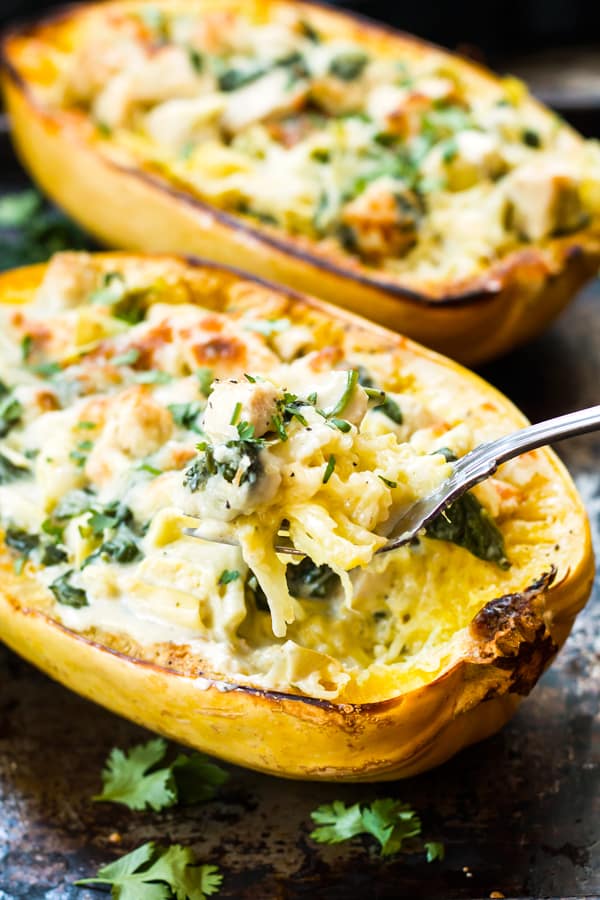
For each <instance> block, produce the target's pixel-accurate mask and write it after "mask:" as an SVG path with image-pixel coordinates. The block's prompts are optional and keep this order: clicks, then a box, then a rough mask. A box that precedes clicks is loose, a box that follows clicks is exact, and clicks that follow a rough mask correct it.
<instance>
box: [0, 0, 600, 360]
mask: <svg viewBox="0 0 600 900" xmlns="http://www.w3.org/2000/svg"><path fill="white" fill-rule="evenodd" d="M272 2H277V0H269V2H268V3H265V8H267V7H268V5H269V4H270V3H272ZM304 5H305V6H306V7H307V10H308V9H310V11H311V13H314V14H316V15H317V16H320V17H322V18H323V21H325V20H327V21H328V22H334V23H335V27H336V28H339V29H340V30H341V31H342V32H343V33H346V34H348V35H351V36H353V37H355V38H356V39H358V40H360V41H369V42H372V43H373V47H374V48H377V47H378V46H382V47H389V46H390V45H394V46H401V47H404V48H410V51H411V52H412V53H416V54H417V55H419V54H421V55H423V54H427V53H429V54H432V53H434V54H438V53H440V52H441V51H440V50H439V48H436V47H433V46H432V45H428V44H426V43H425V42H422V41H419V40H417V39H415V38H412V37H410V36H408V35H405V34H402V33H400V32H396V31H393V30H392V29H388V28H386V27H384V26H379V25H376V24H375V23H372V22H368V21H365V20H362V19H360V18H359V17H353V16H350V15H348V14H345V13H340V12H336V11H333V10H329V9H327V8H325V7H320V6H319V4H316V3H315V4H313V3H305V4H304ZM86 9H87V7H86V6H85V5H84V6H83V7H77V8H75V10H74V11H73V10H71V11H69V10H66V11H62V12H60V13H59V14H54V15H52V16H49V17H47V18H46V19H43V20H41V21H40V22H39V23H37V24H35V25H32V26H28V27H27V28H26V29H24V30H21V31H15V32H13V33H12V34H9V35H8V36H7V37H6V38H5V40H4V42H3V45H2V53H1V60H0V63H1V65H2V69H3V72H4V85H5V92H6V98H7V103H8V106H9V108H10V109H11V112H12V118H13V124H14V131H15V138H16V141H17V146H18V148H19V151H20V154H21V156H22V158H23V161H24V162H25V164H26V165H27V166H28V167H29V168H30V169H31V171H32V173H33V174H34V176H35V177H36V178H37V179H38V180H39V182H40V183H41V185H42V187H44V189H45V190H46V191H48V193H50V195H51V196H53V197H54V199H56V200H57V201H58V202H59V203H60V204H61V205H62V206H64V208H65V209H66V210H67V211H68V212H70V213H71V214H72V215H73V216H74V217H75V218H77V219H78V220H79V221H80V222H82V224H83V225H84V226H85V227H86V228H87V229H88V230H89V231H90V232H91V233H92V234H94V235H96V236H97V237H98V238H99V239H100V240H102V241H105V242H106V243H108V244H111V245H117V246H124V247H130V248H132V249H145V250H164V251H167V252H168V251H173V252H180V251H182V250H183V251H189V252H191V253H198V254H200V255H202V256H208V257H212V258H214V259H216V260H217V261H219V262H228V261H230V260H231V259H235V260H236V261H237V262H239V264H240V265H241V266H243V267H245V268H247V269H248V270H249V271H252V272H254V274H257V275H261V276H266V277H275V278H276V279H278V280H280V281H283V282H285V283H287V284H291V285H294V286H295V287H297V288H298V289H300V290H303V291H307V292H309V293H316V294H318V295H320V296H322V297H324V298H325V299H328V300H330V301H332V302H336V303H340V304H341V305H344V306H347V307H348V308H350V309H352V310H353V311H354V312H358V313H362V314H365V313H366V314H368V315H369V316H370V317H372V318H375V319H376V320H378V321H380V322H381V323H382V324H385V325H387V326H389V327H393V328H395V329H397V330H401V331H403V332H404V333H407V334H409V335H411V336H412V337H414V338H416V339H417V340H419V341H422V342H424V343H426V344H428V345H430V346H433V347H435V348H436V349H438V350H440V351H441V352H444V353H447V354H449V355H452V356H453V357H455V358H458V359H461V360H462V361H464V362H467V363H469V364H474V363H478V362H481V361H484V360H487V359H490V358H492V357H494V356H497V355H499V354H500V353H503V352H505V351H506V350H508V349H510V348H511V347H513V346H515V345H516V344H519V343H523V342H524V341H526V340H528V339H529V338H531V337H532V336H533V335H535V334H536V333H537V332H539V331H540V330H541V329H542V328H543V327H544V326H545V325H546V324H547V323H548V322H549V321H551V320H552V319H553V318H554V317H555V316H556V315H557V314H558V312H560V310H561V309H562V308H563V307H564V306H565V305H566V303H568V302H569V300H570V299H571V298H572V296H573V295H574V294H575V292H576V291H577V290H578V289H579V288H580V287H581V286H582V285H583V284H584V283H585V282H586V281H587V280H588V279H589V278H590V277H593V275H594V273H595V271H596V270H597V267H598V263H599V262H600V223H598V222H592V223H591V224H590V226H589V227H588V228H586V229H583V230H581V231H579V232H576V233H574V234H571V235H568V236H563V237H557V238H554V239H552V240H551V241H550V242H548V244H547V245H545V246H544V247H541V246H536V245H532V246H531V247H528V248H525V249H519V250H515V251H514V252H511V253H509V254H508V255H507V256H505V257H504V258H502V259H499V260H496V261H494V262H493V263H492V264H491V265H490V266H489V267H488V268H487V269H486V270H485V271H484V272H483V273H481V274H478V275H474V276H472V277H469V278H466V279H464V280H462V281H460V282H458V281H454V282H452V283H448V284H446V285H442V286H441V287H440V286H439V285H433V284H430V285H428V284H425V283H424V284H423V285H422V287H421V288H420V289H419V290H415V289H414V287H411V286H409V285H408V284H406V283H403V280H402V277H401V276H397V277H393V276H391V275H390V274H389V273H386V272H383V271H377V270H376V269H371V268H368V267H366V266H364V265H363V264H362V263H361V262H360V261H359V260H358V259H356V258H355V257H353V256H351V255H349V254H348V253H345V252H343V251H341V250H334V251H331V250H328V249H325V248H323V247H320V246H318V245H317V244H316V243H315V242H314V241H311V240H310V239H307V238H303V237H298V236H291V235H290V236H286V235H284V234H282V232H281V231H279V230H277V229H274V228H272V227H271V226H268V225H263V224H260V223H257V222H255V221H250V220H249V219H248V218H247V217H244V216H241V215H232V214H231V213H228V212H224V211H222V210H219V209H217V208H215V207H212V206H210V205H209V204H207V203H205V202H202V201H201V200H199V199H198V198H197V197H194V196H193V195H192V194H191V193H190V192H189V191H188V190H185V189H178V188H177V186H176V185H175V184H174V183H173V182H172V181H169V180H168V179H166V178H165V177H164V176H163V175H161V174H159V173H157V172H156V171H152V169H151V168H149V167H144V166H142V165H140V164H136V163H135V162H134V161H133V160H132V161H131V162H129V163H124V162H117V161H116V160H115V159H112V158H110V159H109V158H108V157H106V156H104V155H103V154H101V152H100V151H99V149H98V142H97V137H96V136H95V134H94V129H93V128H92V127H91V125H90V123H89V121H87V119H86V118H85V116H83V114H77V113H71V112H69V113H65V112H60V111H58V112H52V111H50V110H48V109H46V108H44V107H43V106H42V105H40V103H39V102H38V101H37V100H36V98H35V97H34V93H33V91H32V90H31V84H32V83H33V81H34V79H35V77H36V76H35V75H33V74H30V73H29V72H28V69H27V65H26V64H25V63H24V60H23V55H24V52H25V48H26V45H27V41H35V39H36V38H37V37H38V36H39V37H42V38H49V39H52V38H53V36H54V35H55V34H56V32H58V33H60V32H61V29H63V28H67V29H68V27H74V26H73V22H76V20H77V17H78V16H79V15H83V14H85V10H86ZM457 65H460V66H462V67H464V69H465V71H468V72H469V74H470V77H476V78H477V79H478V84H479V86H480V87H481V90H482V91H483V92H485V91H486V90H490V89H491V87H492V86H493V85H494V84H496V79H495V78H494V76H492V75H491V74H490V73H489V72H487V71H485V70H484V69H482V68H479V67H477V66H475V65H474V64H472V63H471V62H468V61H466V60H458V59H457ZM38 77H42V75H38ZM529 102H531V103H532V104H534V103H535V102H534V101H533V100H532V101H529ZM564 127H565V128H566V127H568V126H564ZM100 188H101V190H100ZM100 194H101V195H102V200H101V202H100V201H99V196H100ZM109 197H110V198H113V199H112V201H111V202H112V203H114V204H115V206H114V209H109V208H107V207H109V206H110V203H109V200H108V198H109ZM117 197H118V198H119V200H118V201H117V200H116V199H115V198H117ZM127 202H129V204H130V206H132V207H133V206H135V208H137V209H139V210H143V214H142V215H141V216H140V217H139V220H138V221H132V219H131V217H130V216H127V215H125V214H124V212H123V208H124V205H125V203H127Z"/></svg>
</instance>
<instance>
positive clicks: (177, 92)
mask: <svg viewBox="0 0 600 900" xmlns="http://www.w3.org/2000/svg"><path fill="white" fill-rule="evenodd" d="M203 85H206V76H204V75H201V74H199V73H198V72H197V71H196V70H195V68H194V66H193V65H192V62H191V60H190V57H189V54H188V53H186V52H185V50H183V48H181V47H176V46H174V45H172V46H167V47H161V48H160V49H159V50H157V51H156V52H155V53H153V54H152V55H151V56H149V57H147V58H145V59H143V60H141V61H139V62H138V63H136V64H135V65H133V66H129V67H128V68H127V69H125V70H124V71H122V72H120V73H119V74H118V75H116V76H115V77H114V78H112V79H111V80H110V81H109V82H108V83H107V84H106V87H105V88H104V90H102V91H101V92H100V93H99V94H98V96H97V97H96V100H95V102H94V107H93V113H94V117H95V118H96V119H97V120H98V121H99V122H103V123H104V124H105V125H108V126H109V127H110V128H116V127H118V126H120V125H123V124H125V123H126V121H127V119H128V118H129V116H130V114H131V111H132V108H133V107H134V106H135V104H146V103H160V102H163V101H165V100H170V99H173V98H177V99H182V98H186V97H193V96H195V95H196V94H198V93H199V92H200V90H201V88H202V86H203Z"/></svg>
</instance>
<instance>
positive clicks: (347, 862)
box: [0, 141, 600, 900]
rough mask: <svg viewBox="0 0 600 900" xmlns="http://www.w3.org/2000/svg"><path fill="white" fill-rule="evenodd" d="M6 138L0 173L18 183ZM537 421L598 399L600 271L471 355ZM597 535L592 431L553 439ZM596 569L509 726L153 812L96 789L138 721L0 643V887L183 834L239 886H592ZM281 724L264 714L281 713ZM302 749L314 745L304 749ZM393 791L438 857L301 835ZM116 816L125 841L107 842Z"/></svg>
mask: <svg viewBox="0 0 600 900" xmlns="http://www.w3.org/2000/svg"><path fill="white" fill-rule="evenodd" d="M25 183H26V182H25V180H24V176H23V175H22V173H20V171H19V170H18V168H17V166H16V164H15V163H14V161H13V160H12V156H11V154H10V152H9V150H8V148H7V145H6V144H2V142H1V141H0V189H1V190H4V191H6V190H8V189H11V187H13V186H14V187H16V186H22V185H23V184H25ZM482 374H483V375H484V376H485V377H486V378H489V379H490V380H491V381H492V382H493V383H494V384H496V385H497V386H498V387H500V388H501V389H502V390H505V391H506V392H507V393H508V394H509V396H510V397H511V398H512V399H513V400H514V401H516V402H517V403H518V404H519V405H521V406H522V407H523V408H524V410H525V412H526V413H527V414H528V415H529V416H530V417H531V418H532V419H540V418H542V417H544V416H550V415H553V414H558V413H561V412H565V411H567V410H571V409H574V408H576V407H579V406H584V405H592V404H594V403H598V402H599V399H600V397H599V394H600V390H599V386H600V283H596V284H594V285H593V286H591V287H590V288H589V289H587V290H586V291H585V292H584V293H583V294H582V295H581V296H580V297H579V299H578V300H577V302H576V303H575V304H574V305H573V306H572V307H571V308H570V310H569V311H568V312H567V313H566V314H565V315H563V317H562V318H561V319H560V321H559V322H558V323H557V324H556V325H555V326H554V327H553V328H552V329H551V330H550V331H549V332H548V333H547V334H546V335H545V336H544V337H542V338H540V339H539V340H538V341H536V342H535V343H533V344H531V345H530V346H529V347H527V348H524V349H522V350H519V351H517V352H516V353H513V354H512V355H511V356H509V357H507V358H505V359H503V360H502V361H500V362H498V363H495V364H493V365H490V366H488V367H486V368H485V370H483V371H482ZM560 453H561V455H562V456H563V458H564V459H565V461H566V462H567V464H568V466H569V468H570V469H571V471H572V472H573V474H574V475H575V477H576V480H577V482H578V485H579V488H580V490H581V491H582V493H583V495H584V497H585V500H586V503H587V506H588V510H589V512H590V515H591V519H592V524H593V527H594V531H595V538H596V546H597V547H598V546H600V540H599V538H600V465H599V463H600V437H598V436H588V437H585V438H578V439H576V440H573V441H571V442H569V443H567V444H563V445H562V446H561V447H560ZM598 599H599V590H598V585H597V586H596V591H595V594H594V597H593V598H592V600H591V601H590V604H589V605H588V607H587V609H586V611H585V612H584V613H583V615H582V616H580V618H579V620H578V622H577V624H576V627H575V630H574V633H573V634H572V636H571V638H570V640H569V642H568V644H567V646H566V648H565V649H564V650H563V652H562V653H561V655H560V657H559V659H558V661H557V663H556V664H555V666H554V667H553V668H552V670H551V671H550V672H549V673H548V674H547V675H546V676H545V677H544V678H543V679H542V682H541V683H540V684H539V685H538V687H537V688H536V690H535V691H534V693H533V695H532V696H531V697H530V698H529V699H528V700H527V701H526V702H524V703H523V705H522V707H521V709H520V712H519V713H518V715H517V716H516V718H515V719H514V720H513V721H512V723H511V724H510V725H508V726H507V727H506V728H505V729H504V731H503V732H502V733H501V734H499V735H497V736H496V737H493V738H491V739H489V740H487V741H485V742H484V743H482V744H479V745H477V746H475V747H472V748H471V749H469V750H467V751H465V752H463V753H461V754H460V755H459V756H458V757H456V758H455V759H454V760H452V761H451V762H449V763H447V764H446V765H444V766H442V767H440V768H438V769H437V770H435V771H433V772H430V773H427V774H425V775H422V776H420V777H418V778H414V779H411V780H408V781H402V782H395V783H391V784H387V785H360V786H336V785H324V784H303V783H298V782H290V781H283V780H277V779H274V778H269V777H266V776H261V775H257V774H254V773H252V772H247V771H244V770H241V769H234V768H233V767H232V768H231V771H232V778H231V781H230V783H229V785H228V786H227V787H226V789H225V791H224V793H223V796H222V799H221V800H220V801H219V802H213V803H210V804H207V805H206V806H203V807H198V808H194V809H184V810H172V811H169V812H167V813H164V814H145V813H131V812H128V811H127V810H125V809H123V810H121V809H119V808H118V807H113V806H109V805H100V804H93V803H91V802H90V799H89V798H90V796H91V795H92V794H94V793H95V792H96V791H97V789H98V787H99V773H100V770H101V767H102V764H103V761H104V759H105V757H106V755H107V753H108V751H109V750H110V749H111V748H112V747H113V746H115V745H116V746H120V747H126V746H128V745H130V744H132V743H134V742H136V741H139V740H141V739H144V737H145V736H146V733H145V732H143V731H142V730H141V729H139V728H137V727H135V726H134V725H131V724H129V723H128V722H125V721H124V720H122V719H119V718H117V717H116V716H113V715H111V714H109V713H107V712H105V711H104V710H102V709H100V708H99V707H97V706H95V705H93V704H91V703H88V702H86V701H84V700H82V699H80V698H79V697H77V696H75V695H74V694H71V693H69V692H68V691H66V690H65V689H64V688H62V687H60V686H59V685H57V684H54V683H53V682H51V681H50V680H49V679H48V678H46V677H45V676H43V675H41V674H40V673H38V672H37V671H36V670H35V669H33V668H32V667H31V666H29V665H27V664H26V663H24V662H22V661H21V660H20V659H18V658H17V657H16V656H15V655H13V654H12V653H10V652H8V651H7V650H3V649H0V900H42V898H43V900H66V898H78V900H84V898H92V897H98V896H101V895H99V894H98V893H96V892H92V891H91V890H88V889H86V890H83V889H81V888H76V887H74V886H73V882H74V881H75V880H76V879H77V878H82V877H86V876H90V875H92V874H93V873H95V871H96V869H97V867H98V866H99V865H101V864H103V863H105V862H108V861H109V860H111V859H113V858H115V857H116V856H117V855H119V854H121V853H124V852H127V851H129V850H131V849H133V848H134V847H136V846H137V845H139V844H140V843H142V842H144V841H146V840H150V839H154V840H157V841H162V842H181V843H184V844H189V845H191V846H192V847H193V848H194V850H195V851H196V854H197V856H198V858H199V859H200V860H201V861H206V862H211V863H216V864H218V865H219V866H220V867H221V869H222V871H223V874H224V882H223V888H222V891H221V893H220V894H219V895H218V897H219V898H223V900H225V898H236V900H266V898H281V900H284V898H285V900H300V898H309V897H310V898H314V900H321V898H326V900H355V898H356V900H359V898H360V900H363V898H368V900H370V898H377V900H384V898H385V900H387V898H389V900H392V898H393V900H402V898H406V900H415V898H427V900H458V898H468V900H475V898H486V897H490V895H491V894H492V892H494V891H496V892H500V893H501V894H503V895H504V896H505V897H507V898H508V897H519V898H524V897H531V898H542V897H561V898H563V897H577V898H582V897H595V896H598V895H600V709H599V690H600V687H599V686H600V607H599V604H598ZM274 727H275V726H274ZM308 752H310V748H308V747H307V753H308ZM383 796H392V797H398V798H401V799H403V800H405V801H407V802H409V803H411V804H413V805H414V807H415V808H416V809H417V810H418V811H419V812H420V813H421V815H422V817H423V821H424V832H425V834H426V835H427V837H430V838H431V839H439V840H443V841H444V843H445V845H446V859H445V861H444V862H443V863H432V864H430V865H428V864H427V863H426V862H424V861H423V858H422V856H416V855H415V856H401V857H398V858H394V859H391V860H387V861H385V860H381V859H380V858H379V857H378V855H377V853H376V852H375V851H374V849H373V848H369V847H367V846H366V845H363V844H361V842H360V841H354V842H352V843H351V844H347V845H341V846H338V847H323V846H317V845H315V844H314V843H313V842H311V840H310V838H309V836H308V834H309V831H310V819H309V813H310V811H311V810H312V809H314V808H315V807H316V806H318V805H319V804H321V803H327V802H331V801H332V800H334V799H341V800H344V801H346V802H347V803H353V802H356V801H357V800H361V801H369V800H372V799H374V798H376V797H383ZM115 832H117V833H118V834H119V835H120V836H121V842H120V844H118V845H117V844H115V843H113V842H111V838H110V836H111V835H112V834H113V833H115Z"/></svg>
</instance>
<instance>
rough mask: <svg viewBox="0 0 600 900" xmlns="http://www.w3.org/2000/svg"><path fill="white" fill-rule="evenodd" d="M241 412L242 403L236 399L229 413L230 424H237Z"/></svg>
mask: <svg viewBox="0 0 600 900" xmlns="http://www.w3.org/2000/svg"><path fill="white" fill-rule="evenodd" d="M241 412H242V404H241V402H240V401H239V400H238V402H237V403H236V404H235V406H234V408H233V413H232V414H231V421H230V423H229V424H230V425H237V423H238V421H239V418H240V414H241ZM240 437H241V435H240Z"/></svg>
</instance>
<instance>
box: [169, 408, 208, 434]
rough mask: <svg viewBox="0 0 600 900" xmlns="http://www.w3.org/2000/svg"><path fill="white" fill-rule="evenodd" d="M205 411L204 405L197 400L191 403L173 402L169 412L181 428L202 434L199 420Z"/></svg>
mask: <svg viewBox="0 0 600 900" xmlns="http://www.w3.org/2000/svg"><path fill="white" fill-rule="evenodd" d="M202 411H203V406H202V404H201V403H198V402H197V401H193V402H191V403H171V404H170V406H169V412H170V413H171V415H172V416H173V421H174V422H175V424H176V425H179V426H180V427H181V428H187V429H188V430H189V431H195V432H196V433H197V434H202V428H201V427H200V424H199V422H198V419H199V418H200V415H201V413H202Z"/></svg>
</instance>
